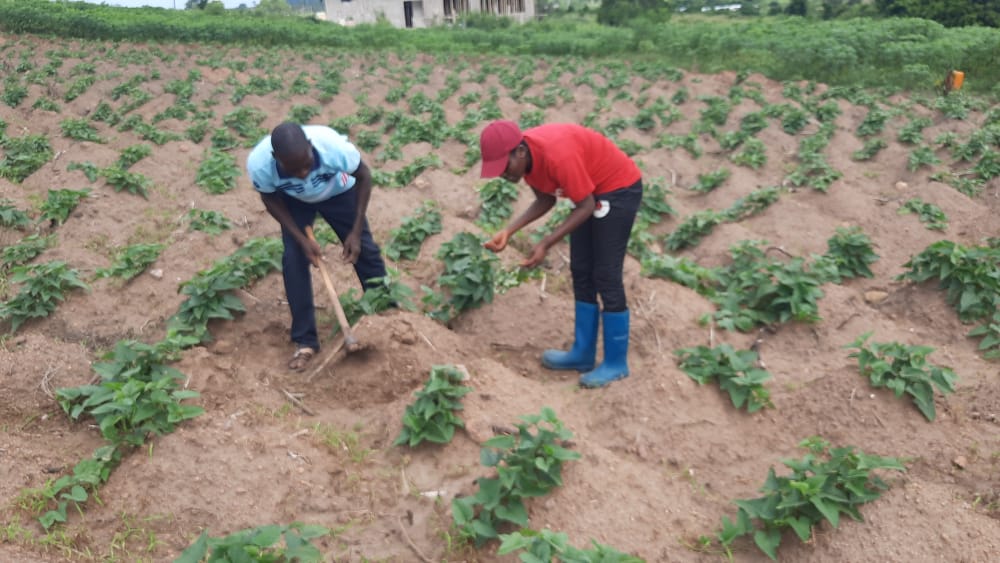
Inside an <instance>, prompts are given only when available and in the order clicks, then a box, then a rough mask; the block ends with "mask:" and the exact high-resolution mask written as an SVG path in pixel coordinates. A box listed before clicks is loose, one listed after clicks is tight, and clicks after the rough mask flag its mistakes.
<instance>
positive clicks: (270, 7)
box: [253, 0, 295, 16]
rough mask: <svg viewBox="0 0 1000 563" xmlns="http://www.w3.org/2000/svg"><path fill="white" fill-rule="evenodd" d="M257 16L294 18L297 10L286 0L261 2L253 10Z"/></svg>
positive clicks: (265, 0)
mask: <svg viewBox="0 0 1000 563" xmlns="http://www.w3.org/2000/svg"><path fill="white" fill-rule="evenodd" d="M253 11H254V13H255V14H260V15H264V16H292V15H295V10H294V9H293V8H292V7H291V6H289V5H288V2H286V1H285V0H260V3H258V4H257V7H256V8H254V9H253Z"/></svg>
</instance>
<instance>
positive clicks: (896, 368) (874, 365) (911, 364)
mask: <svg viewBox="0 0 1000 563" xmlns="http://www.w3.org/2000/svg"><path fill="white" fill-rule="evenodd" d="M871 335H872V333H871V332H866V333H864V334H862V335H861V336H859V337H858V338H857V339H856V340H855V341H854V342H852V343H851V344H850V345H848V346H845V348H850V349H856V351H855V352H852V353H851V354H850V355H849V356H848V357H849V358H857V360H858V369H859V370H860V371H861V375H863V376H865V377H867V378H868V379H869V381H870V382H871V384H872V387H875V388H881V387H887V388H889V389H891V390H892V392H893V393H895V394H896V396H897V397H902V396H903V394H904V393H906V394H907V395H910V396H911V397H912V399H913V403H914V404H915V405H917V408H918V409H920V412H921V413H923V415H924V416H925V417H926V418H927V420H934V417H935V416H936V413H935V409H934V389H935V388H937V390H938V391H940V392H941V393H944V394H948V393H952V392H954V391H955V382H956V380H957V379H958V378H957V377H956V376H955V373H954V372H953V371H952V370H951V369H950V368H946V367H941V366H936V365H933V364H928V363H927V356H928V355H929V354H930V353H931V352H933V351H934V348H931V347H929V346H906V345H904V344H900V343H899V342H887V343H882V342H872V343H870V344H869V345H867V346H866V343H867V341H868V339H869V338H871Z"/></svg>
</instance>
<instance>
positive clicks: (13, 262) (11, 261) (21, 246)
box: [0, 233, 56, 269]
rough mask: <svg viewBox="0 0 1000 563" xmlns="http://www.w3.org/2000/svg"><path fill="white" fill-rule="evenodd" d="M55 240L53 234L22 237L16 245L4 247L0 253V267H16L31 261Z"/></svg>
mask: <svg viewBox="0 0 1000 563" xmlns="http://www.w3.org/2000/svg"><path fill="white" fill-rule="evenodd" d="M55 238H56V236H55V234H51V235H48V236H42V235H39V234H37V233H36V234H32V235H28V236H26V237H24V238H23V239H21V240H20V241H18V242H17V244H11V245H8V246H5V247H4V248H3V250H2V251H0V266H5V267H9V266H18V265H20V264H25V263H27V262H28V261H30V260H33V259H34V258H35V257H36V256H38V255H40V254H41V253H42V252H44V251H45V249H46V248H48V247H50V246H52V244H53V243H54V242H55ZM0 269H2V268H0Z"/></svg>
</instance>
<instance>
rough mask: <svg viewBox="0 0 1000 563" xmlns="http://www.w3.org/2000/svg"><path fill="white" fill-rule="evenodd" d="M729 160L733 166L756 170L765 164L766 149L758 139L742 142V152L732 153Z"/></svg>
mask: <svg viewBox="0 0 1000 563" xmlns="http://www.w3.org/2000/svg"><path fill="white" fill-rule="evenodd" d="M729 159H730V160H732V161H733V164H736V165H739V166H747V167H750V168H752V169H754V170H757V169H758V168H760V167H761V166H764V165H765V164H767V147H766V146H765V145H764V141H761V140H760V139H747V140H746V141H744V142H743V150H741V151H740V152H737V153H734V154H733V155H732V156H731V157H729Z"/></svg>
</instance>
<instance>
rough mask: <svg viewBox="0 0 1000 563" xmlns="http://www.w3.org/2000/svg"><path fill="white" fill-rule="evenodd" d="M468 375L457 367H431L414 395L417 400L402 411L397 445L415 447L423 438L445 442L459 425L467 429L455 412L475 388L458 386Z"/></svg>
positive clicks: (449, 439) (436, 442)
mask: <svg viewBox="0 0 1000 563" xmlns="http://www.w3.org/2000/svg"><path fill="white" fill-rule="evenodd" d="M464 378H465V374H464V373H463V372H462V371H461V370H459V369H458V368H456V367H455V366H432V367H431V375H430V379H428V381H427V383H426V384H425V385H424V388H423V389H421V390H420V391H417V392H416V393H415V394H414V395H415V396H416V398H417V399H416V401H414V402H413V403H411V404H410V405H407V407H406V412H404V413H403V431H402V432H400V434H399V436H398V437H397V438H396V441H395V442H393V445H394V446H401V445H407V446H409V447H411V448H412V447H413V446H416V445H418V444H420V443H421V442H423V441H424V440H426V441H428V442H434V443H435V444H446V443H448V442H450V441H451V438H452V436H454V435H455V429H456V428H465V424H464V423H463V422H462V419H461V418H459V417H458V415H457V414H456V413H455V411H459V410H462V403H461V401H460V399H461V398H462V397H463V396H465V395H466V394H467V393H469V392H470V391H472V389H470V388H469V387H464V386H461V385H459V384H460V383H461V382H462V381H463V379H464Z"/></svg>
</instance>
